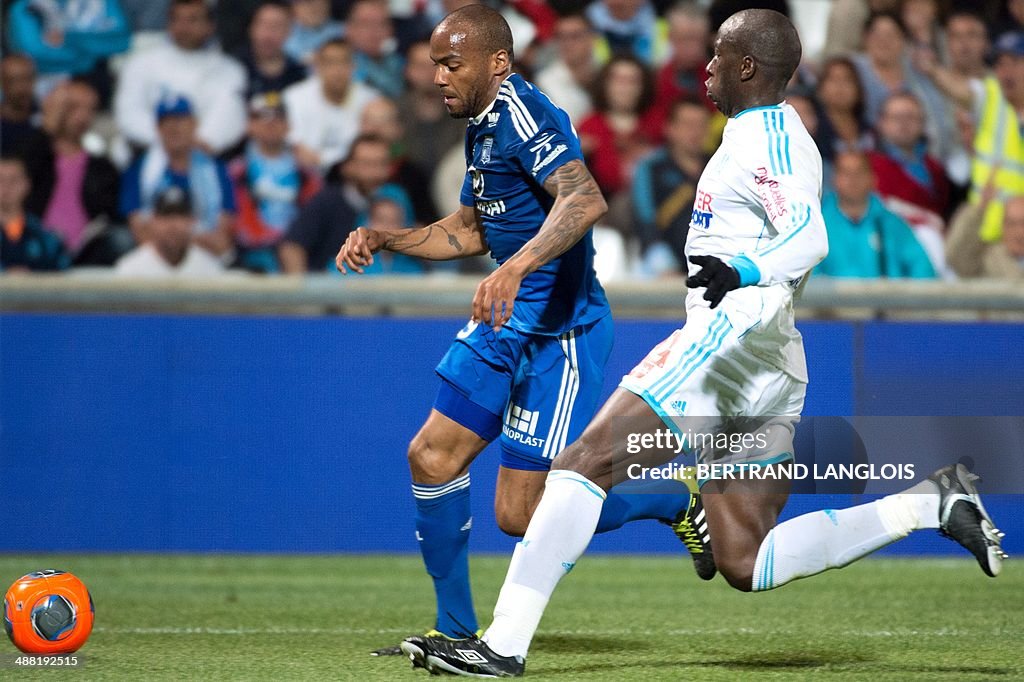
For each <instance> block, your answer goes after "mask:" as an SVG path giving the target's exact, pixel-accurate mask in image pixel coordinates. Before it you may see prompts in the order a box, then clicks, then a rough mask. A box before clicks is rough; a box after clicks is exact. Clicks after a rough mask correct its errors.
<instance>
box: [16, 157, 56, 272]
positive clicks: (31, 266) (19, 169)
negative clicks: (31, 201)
mask: <svg viewBox="0 0 1024 682" xmlns="http://www.w3.org/2000/svg"><path fill="white" fill-rule="evenodd" d="M30 184H31V183H30V182H29V178H28V173H27V172H26V171H25V162H24V161H23V160H22V158H21V157H19V156H16V155H14V154H11V153H9V152H4V153H3V154H0V228H2V230H0V270H4V271H6V272H18V271H26V270H63V269H64V268H66V267H68V266H69V265H70V264H71V259H70V258H68V254H67V252H66V251H65V250H64V246H63V245H62V244H61V242H60V237H58V236H57V235H55V234H53V233H52V232H50V231H49V230H46V229H45V228H44V227H43V223H42V221H41V220H40V219H39V216H36V215H33V214H31V213H26V212H25V197H27V196H28V193H29V188H30Z"/></svg>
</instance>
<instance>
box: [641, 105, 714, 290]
mask: <svg viewBox="0 0 1024 682" xmlns="http://www.w3.org/2000/svg"><path fill="white" fill-rule="evenodd" d="M710 120H711V114H710V112H708V110H707V108H706V107H705V106H704V103H703V102H701V101H700V100H697V99H689V100H680V101H678V102H676V103H675V104H674V105H673V106H672V108H671V109H670V111H669V118H668V121H667V122H666V124H665V142H666V144H665V146H663V147H660V148H658V149H657V150H655V151H654V153H653V154H651V155H650V156H648V157H646V158H645V159H643V160H642V161H641V162H640V163H638V164H637V167H636V173H635V175H634V177H633V189H632V199H633V215H634V216H635V220H634V225H635V227H636V236H637V237H639V239H640V248H641V268H640V270H641V274H642V275H643V276H646V277H658V276H661V275H664V274H669V273H672V274H678V273H680V272H682V270H683V268H682V265H683V264H684V263H686V254H685V248H686V235H687V233H688V231H689V228H690V217H691V215H692V213H693V199H694V197H695V196H696V193H697V181H698V180H699V179H700V174H701V172H703V170H704V166H705V165H706V164H707V157H706V156H705V155H704V138H705V137H706V136H707V132H708V123H709V121H710Z"/></svg>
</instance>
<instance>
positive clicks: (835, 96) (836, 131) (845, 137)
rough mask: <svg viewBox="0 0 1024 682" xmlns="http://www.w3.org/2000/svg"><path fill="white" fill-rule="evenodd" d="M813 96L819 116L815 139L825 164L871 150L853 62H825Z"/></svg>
mask: <svg viewBox="0 0 1024 682" xmlns="http://www.w3.org/2000/svg"><path fill="white" fill-rule="evenodd" d="M816 95H817V97H818V103H819V105H820V107H821V116H820V117H819V119H818V133H817V135H816V136H815V138H814V139H815V142H817V143H818V149H820V150H821V156H822V159H823V160H824V161H825V162H826V163H831V162H832V161H833V160H834V159H835V157H836V154H838V153H839V152H843V151H865V150H867V149H870V148H871V147H872V146H873V144H874V143H873V140H872V137H871V129H870V126H868V124H867V121H866V120H865V118H864V88H863V86H862V85H861V82H860V76H859V75H858V74H857V68H856V67H855V66H854V65H853V62H851V61H850V60H849V59H847V58H846V57H835V58H832V59H829V60H828V61H826V62H825V63H824V64H823V65H822V67H821V77H820V78H819V79H818V88H817V91H816Z"/></svg>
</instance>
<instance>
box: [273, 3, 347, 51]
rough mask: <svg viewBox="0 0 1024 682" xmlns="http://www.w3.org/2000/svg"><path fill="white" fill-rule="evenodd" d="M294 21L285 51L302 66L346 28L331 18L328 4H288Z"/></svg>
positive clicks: (340, 35)
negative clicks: (290, 6) (290, 5)
mask: <svg viewBox="0 0 1024 682" xmlns="http://www.w3.org/2000/svg"><path fill="white" fill-rule="evenodd" d="M291 4H292V12H293V16H294V21H292V30H291V33H290V34H289V35H288V40H287V41H286V42H285V44H284V51H285V52H287V53H288V56H289V57H291V58H292V59H294V60H295V61H297V62H300V63H302V64H312V63H313V60H314V57H315V56H316V53H317V51H318V50H319V49H320V47H321V46H322V45H323V44H324V43H326V42H327V41H329V40H335V39H337V38H341V37H342V35H344V33H345V27H344V26H343V25H342V23H341V22H340V21H335V20H334V19H332V18H331V3H330V0H291Z"/></svg>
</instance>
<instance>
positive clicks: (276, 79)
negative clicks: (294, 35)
mask: <svg viewBox="0 0 1024 682" xmlns="http://www.w3.org/2000/svg"><path fill="white" fill-rule="evenodd" d="M291 24H292V9H291V6H290V5H289V4H288V3H287V2H283V1H282V0H266V1H264V2H262V3H261V4H260V6H259V7H257V8H256V11H255V12H254V13H253V15H252V20H251V21H250V22H249V44H248V46H247V47H246V48H245V49H244V50H243V51H242V54H241V60H242V65H243V66H245V70H246V72H247V74H248V76H249V84H248V86H247V88H246V99H247V100H251V99H252V97H253V96H254V95H260V94H263V93H266V92H281V91H282V90H284V89H285V88H287V87H288V86H289V85H292V84H294V83H298V82H299V81H301V80H303V79H304V78H305V77H306V75H307V74H306V66H305V65H304V64H300V63H299V62H297V61H296V60H294V59H292V58H291V57H289V56H288V55H287V54H286V53H285V51H284V43H285V41H286V40H287V39H288V32H289V31H290V30H291Z"/></svg>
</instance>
